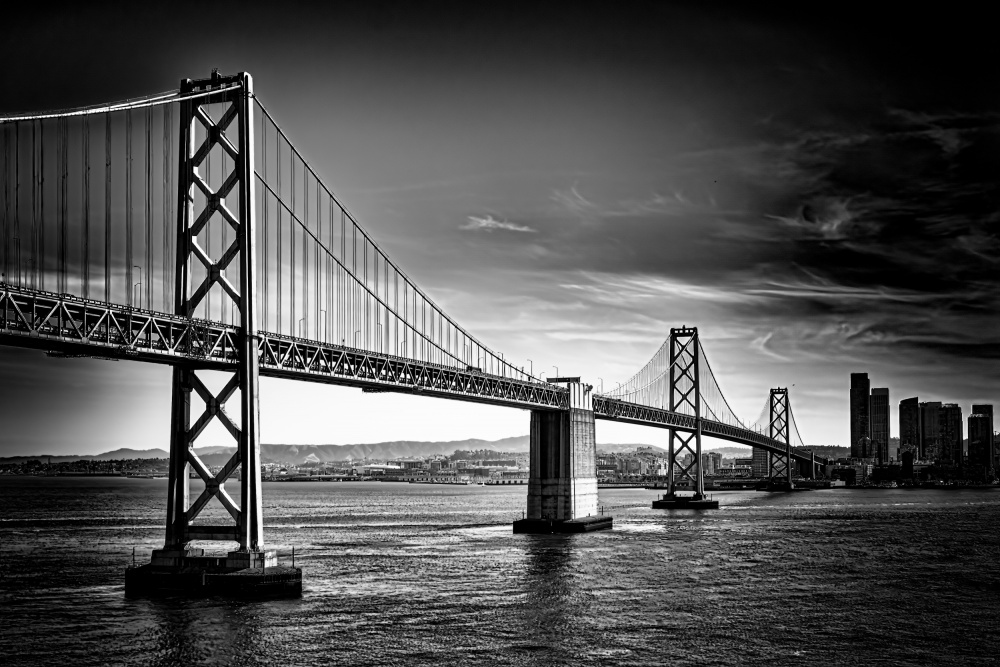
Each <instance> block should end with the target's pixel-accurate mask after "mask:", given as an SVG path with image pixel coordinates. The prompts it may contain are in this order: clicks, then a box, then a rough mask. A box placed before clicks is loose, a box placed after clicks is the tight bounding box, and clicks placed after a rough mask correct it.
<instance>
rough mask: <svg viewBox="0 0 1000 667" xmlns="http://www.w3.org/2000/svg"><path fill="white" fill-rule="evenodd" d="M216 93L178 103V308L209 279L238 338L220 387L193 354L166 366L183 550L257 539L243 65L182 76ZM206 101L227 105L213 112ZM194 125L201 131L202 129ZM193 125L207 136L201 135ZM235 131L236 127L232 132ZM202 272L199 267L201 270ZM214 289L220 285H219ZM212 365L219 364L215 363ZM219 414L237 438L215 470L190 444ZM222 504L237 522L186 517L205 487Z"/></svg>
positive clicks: (174, 516)
mask: <svg viewBox="0 0 1000 667" xmlns="http://www.w3.org/2000/svg"><path fill="white" fill-rule="evenodd" d="M214 89H219V92H218V93H213V94H209V95H206V96H203V97H199V98H197V99H192V100H187V101H184V102H182V104H181V117H180V130H181V137H180V160H179V166H180V169H179V171H180V175H179V176H180V177H179V181H178V198H179V201H178V204H179V206H178V229H177V257H176V262H177V265H176V292H175V295H176V297H175V308H176V313H177V315H179V316H182V317H185V318H188V319H191V318H193V317H194V315H195V311H196V309H197V308H198V307H199V306H200V305H202V303H203V301H204V300H205V299H206V297H207V296H208V294H209V292H210V290H212V287H213V286H215V285H219V286H220V287H221V291H222V293H223V294H224V295H225V297H224V299H228V301H226V303H227V304H231V305H230V306H229V307H230V309H231V310H232V311H238V313H239V318H238V321H237V322H235V323H234V324H235V326H236V328H237V330H236V332H235V335H234V339H235V340H234V342H235V344H236V346H237V348H238V354H237V367H236V369H235V370H231V369H229V370H227V371H226V372H229V373H231V377H230V378H229V380H228V382H226V384H225V386H224V387H223V389H222V390H221V391H220V392H219V393H217V394H216V393H214V392H212V391H211V390H209V388H208V387H207V386H206V384H205V383H204V382H203V381H202V379H201V378H200V377H199V372H200V371H202V370H204V369H205V368H207V366H206V365H203V364H202V365H200V364H199V363H198V362H197V360H196V359H191V360H186V361H185V362H184V363H182V364H176V365H174V368H173V390H172V415H171V426H170V428H171V434H170V481H169V484H170V485H169V490H168V504H167V533H166V545H165V548H166V549H181V550H183V549H184V548H185V546H186V545H187V543H188V542H189V541H191V540H195V539H199V540H234V539H235V540H236V541H237V542H238V543H239V551H240V552H241V553H247V554H249V553H255V552H259V551H261V550H262V548H263V542H264V533H263V520H262V516H261V478H260V442H259V439H258V436H259V423H260V408H259V404H258V356H257V315H256V313H255V303H256V294H255V291H256V285H255V276H254V270H255V266H256V257H255V247H254V239H255V223H256V215H255V210H254V209H255V201H256V200H255V196H254V172H253V168H254V141H253V127H254V125H253V102H252V98H253V80H252V79H251V77H250V75H249V74H246V73H241V74H236V75H234V76H219V75H218V74H217V73H213V75H212V78H210V79H202V80H196V81H192V80H190V79H185V80H183V81H182V82H181V92H182V93H193V92H198V91H210V90H214ZM207 105H215V106H218V105H224V107H225V110H224V112H223V113H222V115H221V116H220V117H219V118H218V120H216V119H214V118H212V117H211V116H210V115H209V113H208V111H207V109H206V108H205V107H206V106H207ZM199 126H201V128H203V131H201V132H199ZM199 135H203V136H204V139H202V140H199ZM234 135H235V137H234ZM216 146H218V147H220V149H221V150H222V151H223V152H224V154H226V155H227V156H228V157H229V158H231V160H232V170H231V171H230V172H229V173H228V174H224V175H223V178H222V181H221V185H218V186H217V187H216V188H215V189H213V186H212V184H211V183H209V180H208V178H207V177H206V174H205V173H203V171H202V168H203V164H204V163H205V160H206V158H207V157H208V155H209V154H210V153H211V151H212V150H213V148H215V147H216ZM213 218H214V221H215V222H216V223H218V222H220V221H221V222H222V223H224V224H227V225H228V226H229V227H231V228H232V229H233V230H234V231H235V239H234V240H233V241H232V243H231V244H230V245H229V247H228V248H224V249H222V251H221V253H218V254H217V257H211V256H209V253H208V252H207V251H206V249H205V248H203V247H201V245H199V243H198V235H199V234H200V233H202V232H203V231H204V230H205V228H206V226H207V225H209V223H210V221H213ZM194 262H198V263H199V264H200V265H201V266H202V267H204V274H205V276H204V278H203V279H201V280H200V282H199V283H198V284H195V281H196V278H195V272H194V271H193V268H194V267H193V264H194ZM198 273H199V274H200V273H201V271H200V270H199V272H198ZM216 291H219V290H216ZM216 368H217V366H216ZM192 391H194V392H196V393H197V394H198V396H199V397H200V398H201V399H202V400H203V401H204V402H205V409H204V411H203V412H202V414H201V415H200V416H199V417H198V418H197V420H195V421H194V422H193V423H192V421H191V416H192V415H191V392H192ZM237 393H238V400H239V412H240V422H239V425H237V424H236V423H234V422H233V420H232V419H231V418H230V416H229V415H228V413H227V412H226V409H225V406H226V404H227V402H229V401H230V400H231V399H233V397H234V394H237ZM213 419H217V420H219V422H220V423H221V424H222V425H223V427H224V428H225V429H226V430H227V431H228V432H229V433H230V434H231V436H232V437H233V439H234V440H235V441H236V444H237V447H236V453H235V454H234V455H233V456H232V458H230V459H229V461H228V462H227V463H226V464H225V465H224V466H223V467H222V470H221V471H220V472H219V473H218V474H216V475H212V474H211V473H210V472H209V471H208V468H207V467H206V466H205V464H204V463H203V462H202V461H201V460H200V459H199V458H198V456H197V455H196V454H195V453H194V451H193V449H192V448H193V446H194V443H195V441H196V439H197V438H198V436H199V435H200V434H201V433H202V432H203V431H204V429H205V427H206V426H208V424H209V423H210V422H211V421H212V420H213ZM239 467H241V468H242V471H241V473H242V474H241V477H240V502H239V505H238V506H237V504H236V503H235V501H233V499H232V498H231V497H230V496H229V494H228V493H227V492H226V490H225V481H226V479H227V478H228V477H229V475H230V474H231V473H232V472H233V471H235V470H236V469H237V468H239ZM191 468H193V469H194V471H195V472H196V473H197V475H198V476H199V477H201V479H202V480H203V481H204V482H205V490H204V491H203V492H202V493H201V495H200V496H198V497H197V498H196V499H195V500H194V502H193V503H190V497H189V488H188V477H189V475H188V471H189V469H191ZM213 496H214V497H215V498H216V499H218V501H219V502H220V503H221V504H222V505H223V507H225V508H226V510H227V511H228V512H229V514H230V515H231V516H232V518H233V520H234V523H235V524H236V525H235V526H223V527H214V526H202V525H192V520H193V519H195V517H197V516H198V514H199V513H200V512H201V510H202V509H203V508H204V507H205V504H206V503H207V502H208V501H209V500H211V499H212V497H213Z"/></svg>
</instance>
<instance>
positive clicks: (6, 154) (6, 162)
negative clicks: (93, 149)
mask: <svg viewBox="0 0 1000 667" xmlns="http://www.w3.org/2000/svg"><path fill="white" fill-rule="evenodd" d="M14 128H15V129H17V125H16V124H15V126H14ZM9 134H10V126H9V125H7V124H4V126H3V142H2V143H3V282H4V283H10V282H11V279H10V265H9V264H8V262H7V256H8V252H9V251H8V246H7V237H8V234H7V221H8V219H9V218H10V211H9V209H10V172H9V169H10V139H9V138H8V135H9ZM5 322H6V320H5Z"/></svg>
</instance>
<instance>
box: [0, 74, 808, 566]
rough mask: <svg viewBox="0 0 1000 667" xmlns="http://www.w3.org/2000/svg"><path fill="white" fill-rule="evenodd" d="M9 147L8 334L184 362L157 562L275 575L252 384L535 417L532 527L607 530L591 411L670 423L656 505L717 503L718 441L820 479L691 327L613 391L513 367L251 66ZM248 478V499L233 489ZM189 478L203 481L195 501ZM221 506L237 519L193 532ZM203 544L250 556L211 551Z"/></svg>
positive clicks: (35, 123)
mask: <svg viewBox="0 0 1000 667" xmlns="http://www.w3.org/2000/svg"><path fill="white" fill-rule="evenodd" d="M0 144H2V149H0V152H2V156H0V160H2V162H0V181H2V191H0V196H2V197H3V199H2V201H0V215H2V248H0V254H2V256H0V262H2V276H0V312H2V317H0V344H3V345H9V346H16V347H24V348H34V349H40V350H44V351H46V352H48V353H49V354H50V355H53V356H86V357H96V358H107V359H130V360H135V361H141V362H149V363H159V364H168V365H170V366H171V367H172V380H171V382H172V394H171V396H172V398H171V427H170V429H171V431H170V473H169V483H168V493H167V495H168V498H167V516H166V539H165V543H164V548H163V549H162V550H157V551H156V552H154V554H153V559H152V563H151V567H153V568H154V569H156V568H159V569H160V570H163V569H164V568H166V569H169V568H175V569H176V568H178V567H185V566H195V565H200V566H202V567H203V568H208V570H207V571H214V570H213V568H215V569H216V570H219V571H223V570H224V571H235V570H239V569H241V568H250V567H259V568H262V569H261V571H262V572H265V571H269V570H270V569H274V567H276V560H275V556H274V552H273V551H268V550H267V549H266V548H265V541H264V533H263V516H262V511H261V478H260V465H259V464H260V461H259V440H258V432H259V421H260V419H259V414H260V408H259V400H258V378H259V377H260V376H266V377H280V378H286V379H291V380H299V381H306V382H320V383H329V384H337V385H346V386H352V387H359V388H361V389H363V390H365V391H396V392H411V393H418V394H422V395H426V396H432V397H436V398H444V399H451V400H459V401H474V402H481V403H488V404H494V405H502V406H508V407H513V408H520V409H526V410H530V411H531V445H530V448H531V453H530V461H531V463H530V465H531V472H530V479H529V485H528V487H529V488H528V506H527V511H526V515H525V519H524V520H522V521H519V522H516V523H515V526H514V529H515V531H518V532H553V531H555V532H560V531H585V530H592V529H598V528H608V527H610V526H611V518H610V517H607V516H598V511H597V479H596V477H597V475H596V460H595V456H596V442H595V437H594V432H595V428H594V424H595V420H596V419H605V420H612V421H621V422H629V423H634V424H641V425H645V426H651V427H654V428H662V429H666V430H667V431H668V432H669V455H668V459H669V465H670V471H671V472H670V474H668V476H667V477H668V484H669V488H668V492H667V494H666V496H665V498H664V500H663V501H661V502H666V503H682V504H683V503H690V502H692V501H701V500H703V499H704V486H703V475H702V456H701V440H702V437H705V436H710V437H713V438H721V439H724V440H729V441H732V442H736V443H740V444H744V445H750V446H752V447H754V448H755V449H756V450H757V451H758V452H760V453H762V454H764V455H765V456H766V457H768V466H769V471H770V473H771V476H774V477H778V476H782V475H783V476H785V477H787V478H788V479H789V481H790V480H791V477H792V471H793V468H794V467H795V466H799V467H801V468H802V469H803V470H804V471H805V472H806V474H810V475H811V474H814V472H815V465H816V462H815V459H814V458H813V457H812V455H811V454H810V453H808V452H806V451H803V450H802V447H803V443H802V438H801V436H800V435H799V431H798V427H797V426H796V425H795V420H794V416H793V414H792V410H791V404H790V402H789V396H788V392H787V390H786V389H781V388H777V389H772V390H771V392H770V394H769V395H768V397H767V401H766V403H765V406H764V409H763V410H762V411H761V413H760V415H758V416H757V418H756V419H755V420H753V421H741V420H740V419H739V418H738V417H737V416H736V415H735V414H734V413H733V411H732V410H731V409H730V407H729V405H728V403H727V401H726V399H725V397H724V395H723V393H722V390H721V389H720V387H719V384H718V383H717V381H716V379H715V374H714V372H713V371H712V368H711V366H710V365H709V363H708V359H707V356H706V355H705V352H704V349H703V347H702V344H701V342H700V340H699V339H698V332H697V329H695V328H689V327H680V328H676V329H672V330H671V332H670V336H669V338H668V339H667V341H666V342H665V343H664V345H663V346H662V347H661V348H660V350H659V351H657V352H656V354H655V355H654V356H653V358H652V359H651V360H650V361H649V363H647V364H646V365H645V366H644V367H643V368H642V369H641V370H640V371H639V372H638V373H636V374H635V376H633V377H632V378H630V379H629V380H627V381H626V382H624V383H622V384H621V385H619V386H618V387H617V388H616V389H615V390H614V391H611V392H608V393H604V394H601V393H595V392H594V391H593V387H592V386H591V385H589V384H587V383H585V382H582V381H581V380H580V378H577V377H566V378H549V379H548V380H542V379H540V378H538V377H535V376H534V375H533V374H532V373H531V372H526V371H525V369H524V367H523V366H517V365H515V364H513V363H511V362H510V361H509V360H507V359H506V358H505V357H504V355H503V354H501V353H499V352H497V351H495V350H494V349H492V348H491V347H489V346H487V345H486V344H485V343H483V342H482V341H480V340H479V339H478V338H476V337H475V336H473V335H472V334H471V333H469V332H468V331H466V330H465V329H464V328H463V327H462V326H460V325H459V324H458V323H457V322H456V321H455V320H454V319H452V318H451V317H449V315H448V314H447V313H445V312H444V311H443V310H442V309H441V308H440V307H439V306H438V305H437V304H436V303H435V302H434V301H433V300H432V299H431V297H430V296H429V295H428V294H427V293H426V292H424V291H423V290H421V289H420V287H418V286H417V285H416V284H415V283H414V282H413V281H412V280H411V279H410V278H409V277H408V276H407V275H406V273H405V272H404V271H403V270H402V269H401V268H400V266H399V265H398V264H396V263H395V262H394V261H393V260H392V259H390V258H389V257H388V255H387V254H386V253H385V252H384V251H383V249H382V248H381V247H380V246H379V245H378V244H377V242H376V241H375V240H374V239H373V238H372V237H371V236H370V235H369V234H368V233H367V232H366V231H365V230H364V229H363V228H362V227H361V225H360V224H359V223H358V221H357V219H356V218H355V216H353V215H352V214H351V213H350V211H348V209H347V208H346V207H345V206H344V205H343V203H342V202H341V201H340V200H339V199H338V198H337V197H336V196H335V195H334V194H333V191H332V190H331V189H330V188H328V187H327V186H326V185H325V184H324V183H323V181H322V179H321V178H320V176H319V175H318V174H317V172H316V171H315V170H314V169H313V167H312V166H311V165H310V164H309V163H308V161H307V160H306V159H305V157H304V156H303V155H302V153H301V152H300V151H299V150H297V149H296V148H295V146H294V145H293V143H292V142H291V140H290V138H289V135H288V134H287V133H286V132H285V131H284V130H283V129H282V128H281V127H280V126H279V125H278V124H277V122H276V121H275V118H274V116H273V115H272V114H271V113H270V112H269V111H268V110H267V109H266V108H265V107H264V106H263V105H262V104H261V102H260V100H259V99H258V98H257V97H256V96H255V95H254V92H253V81H252V78H251V77H250V75H249V74H246V73H240V74H237V75H233V76H221V75H219V74H218V73H217V72H213V74H212V76H211V77H210V78H207V79H201V80H189V79H186V80H184V81H182V82H181V86H180V89H179V90H176V91H169V92H165V93H161V94H157V95H151V96H146V97H141V98H135V99H130V100H127V101H124V102H120V103H114V104H104V105H99V106H93V107H86V108H78V109H68V110H61V111H52V112H46V113H25V114H17V115H15V114H11V115H6V116H0ZM213 371H214V372H221V373H224V374H226V377H227V380H226V382H225V383H224V384H223V385H222V388H221V390H217V389H214V388H213V387H214V385H213V383H211V382H208V381H207V380H206V379H205V377H204V376H205V374H206V373H207V372H213ZM227 408H228V409H227ZM213 420H217V421H218V422H219V423H221V425H222V426H223V427H224V428H225V430H226V431H227V432H228V433H229V434H230V436H231V437H232V439H233V441H234V444H235V445H236V452H235V454H233V456H232V458H231V459H230V460H229V462H228V463H227V464H226V465H225V466H223V468H222V469H221V470H220V471H219V472H218V473H216V474H212V473H211V472H210V471H209V469H208V467H207V466H206V465H205V464H204V463H203V462H202V461H201V460H200V459H199V457H198V456H197V454H196V453H195V452H194V449H193V447H194V443H195V442H196V440H197V439H198V437H199V435H201V434H202V433H203V432H204V430H205V428H206V427H207V426H208V425H209V424H210V423H211V422H213ZM238 468H242V471H241V472H242V474H241V476H240V497H239V499H238V501H236V500H234V499H233V498H232V497H231V496H230V494H229V493H228V492H227V491H226V488H225V484H226V480H227V479H228V478H229V476H230V475H231V473H233V472H234V471H235V470H237V469H238ZM675 470H676V473H675V472H674V471H675ZM192 471H193V472H194V473H196V474H197V476H198V477H199V478H200V479H201V480H202V481H203V482H204V490H203V491H201V492H200V493H199V494H198V495H197V496H196V497H194V498H193V499H192V493H191V492H190V489H189V481H188V480H189V473H190V472H192ZM680 486H684V487H686V488H690V489H691V490H693V492H694V494H693V497H692V498H690V499H689V498H688V497H687V496H683V495H678V494H677V492H676V491H677V488H679V487H680ZM213 499H215V500H216V501H218V502H219V503H221V505H222V506H223V507H224V508H225V509H226V510H227V512H228V514H229V515H230V516H231V518H232V523H230V524H226V525H207V524H204V523H201V522H199V521H198V516H199V513H200V512H201V511H202V509H203V508H204V507H205V506H206V504H207V503H208V502H210V501H212V500H213ZM666 506H672V505H666ZM688 506H690V505H688ZM194 540H219V541H226V542H233V541H235V542H236V543H237V544H238V548H237V549H236V550H235V551H232V552H230V553H229V556H228V557H227V558H226V559H214V560H212V559H208V560H205V559H202V560H198V559H199V558H201V556H200V555H198V554H196V553H195V551H193V550H191V549H189V547H188V545H189V543H190V542H192V541H194ZM209 561H211V562H209ZM223 561H224V562H223ZM275 576H277V575H275ZM272 578H273V577H272ZM299 582H300V580H299ZM299 585H300V583H299Z"/></svg>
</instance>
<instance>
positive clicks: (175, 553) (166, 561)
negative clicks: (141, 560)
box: [149, 549, 205, 567]
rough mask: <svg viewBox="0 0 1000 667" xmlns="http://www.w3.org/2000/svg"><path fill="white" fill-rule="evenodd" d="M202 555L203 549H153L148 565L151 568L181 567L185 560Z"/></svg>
mask: <svg viewBox="0 0 1000 667" xmlns="http://www.w3.org/2000/svg"><path fill="white" fill-rule="evenodd" d="M204 555H205V550H204V549H155V550H153V555H152V557H151V558H150V561H149V564H150V565H152V566H153V567H181V566H182V565H184V563H185V560H186V559H188V558H200V557H202V556H204Z"/></svg>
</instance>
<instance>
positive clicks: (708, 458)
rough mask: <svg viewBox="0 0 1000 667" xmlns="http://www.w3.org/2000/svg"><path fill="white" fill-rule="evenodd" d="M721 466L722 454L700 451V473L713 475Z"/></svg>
mask: <svg viewBox="0 0 1000 667" xmlns="http://www.w3.org/2000/svg"><path fill="white" fill-rule="evenodd" d="M721 467H722V454H720V453H719V452H702V454H701V474H702V475H706V476H708V475H713V476H714V475H715V474H716V472H717V471H718V470H719V468H721Z"/></svg>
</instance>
